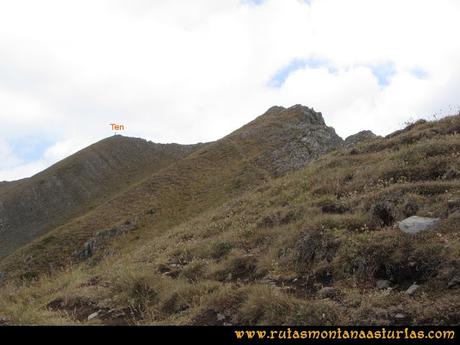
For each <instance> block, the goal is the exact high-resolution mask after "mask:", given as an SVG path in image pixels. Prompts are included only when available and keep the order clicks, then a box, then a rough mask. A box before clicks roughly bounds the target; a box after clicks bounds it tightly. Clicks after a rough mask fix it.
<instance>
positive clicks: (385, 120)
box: [0, 0, 460, 181]
mask: <svg viewBox="0 0 460 345" xmlns="http://www.w3.org/2000/svg"><path fill="white" fill-rule="evenodd" d="M459 18H460V1H458V0H450V1H449V0H432V1H424V0H413V1H412V0H382V1H379V0H347V1H345V0H312V1H304V0H265V1H264V0H257V1H255V0H253V1H241V0H218V1H216V0H126V1H124V0H105V1H102V0H101V1H99V0H87V1H86V0H74V1H70V0H56V1H50V0H40V1H36V0H29V1H23V0H0V158H1V159H0V181H2V180H13V179H19V178H22V177H27V176H30V175H32V174H34V173H36V172H38V171H40V170H42V169H44V168H46V167H47V166H49V165H50V164H52V163H54V162H56V161H57V160H59V159H62V158H64V157H66V156H68V155H69V154H71V153H74V152H75V151H77V150H79V149H81V148H83V147H85V146H87V145H89V144H91V143H93V142H95V141H97V140H100V139H102V138H104V137H107V136H109V135H112V134H113V133H112V131H111V128H110V126H109V124H110V123H121V124H124V125H125V127H126V130H125V131H124V133H123V134H124V135H128V136H135V137H143V138H146V139H149V140H152V141H155V142H161V143H167V142H178V143H194V142H199V141H201V142H203V141H209V140H215V139H218V138H220V137H222V136H224V135H226V134H228V133H229V132H231V131H232V130H234V129H237V128H238V127H240V126H242V125H244V124H245V123H247V122H249V121H251V120H252V119H254V118H255V117H256V116H258V115H260V114H262V113H263V112H265V110H267V109H268V108H269V107H271V106H273V105H282V106H291V105H293V104H297V103H301V104H304V105H307V106H310V107H313V108H314V109H315V110H317V111H321V112H322V113H323V116H324V118H325V120H326V122H327V124H328V125H331V126H333V127H334V128H335V129H336V131H337V133H338V134H339V135H341V136H342V137H346V136H348V135H350V134H353V133H355V132H358V131H359V130H363V129H371V130H372V131H374V132H375V133H377V134H388V133H389V132H391V131H394V130H396V129H398V128H400V127H402V126H403V123H404V122H405V121H407V120H409V119H416V118H419V117H425V118H426V117H430V116H432V115H434V114H437V115H438V116H439V115H446V114H448V113H454V112H457V111H458V109H459V106H460V97H459V96H460V63H459V61H460V39H459V37H458V36H459V28H458V22H459Z"/></svg>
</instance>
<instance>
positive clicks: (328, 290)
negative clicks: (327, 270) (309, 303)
mask: <svg viewBox="0 0 460 345" xmlns="http://www.w3.org/2000/svg"><path fill="white" fill-rule="evenodd" d="M318 296H319V297H320V298H334V297H336V296H337V289H336V288H334V287H332V286H325V287H323V288H322V289H320V290H319V291H318Z"/></svg>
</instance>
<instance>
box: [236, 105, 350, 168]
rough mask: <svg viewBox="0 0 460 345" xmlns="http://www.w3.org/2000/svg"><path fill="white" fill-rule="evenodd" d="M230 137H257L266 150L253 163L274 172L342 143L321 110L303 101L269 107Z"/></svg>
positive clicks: (306, 161)
mask: <svg viewBox="0 0 460 345" xmlns="http://www.w3.org/2000/svg"><path fill="white" fill-rule="evenodd" d="M229 137H231V138H234V139H235V140H236V141H238V142H244V141H245V140H249V139H252V140H253V139H254V138H256V139H257V141H258V145H264V146H265V145H266V146H267V150H264V152H263V154H261V155H259V156H257V157H255V159H254V163H255V164H256V165H258V166H260V167H261V168H264V169H266V170H268V171H270V172H271V173H272V174H273V175H274V176H279V175H282V174H284V173H286V172H288V171H292V170H297V169H300V168H302V167H304V166H305V165H306V164H307V163H308V162H310V161H311V160H313V159H315V158H317V157H318V156H319V155H321V154H323V153H326V152H328V151H331V150H333V149H336V148H338V147H340V146H341V145H342V143H343V140H342V138H340V137H339V136H338V135H337V134H336V133H335V130H334V129H333V128H332V127H328V126H326V124H325V122H324V119H323V116H322V114H321V113H320V112H316V111H314V110H313V109H312V108H308V107H305V106H302V105H299V104H298V105H294V106H292V107H290V108H287V109H286V108H283V107H272V108H270V109H269V110H268V111H267V112H266V113H265V114H263V115H261V116H259V117H258V118H257V119H255V120H254V121H252V122H250V123H249V124H248V125H246V126H244V127H242V128H241V129H240V130H238V131H236V132H234V133H232V134H231V135H230V136H229Z"/></svg>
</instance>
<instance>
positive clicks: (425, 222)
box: [398, 216, 439, 234]
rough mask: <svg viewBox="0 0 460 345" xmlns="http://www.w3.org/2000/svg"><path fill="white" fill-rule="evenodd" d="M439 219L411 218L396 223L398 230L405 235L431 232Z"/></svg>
mask: <svg viewBox="0 0 460 345" xmlns="http://www.w3.org/2000/svg"><path fill="white" fill-rule="evenodd" d="M438 222H439V218H427V217H418V216H412V217H409V218H406V219H404V220H403V221H401V222H399V223H398V226H399V229H400V230H401V231H403V232H405V233H407V234H418V233H419V232H423V231H427V230H433V229H435V228H436V227H437V225H438Z"/></svg>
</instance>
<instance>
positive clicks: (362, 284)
mask: <svg viewBox="0 0 460 345" xmlns="http://www.w3.org/2000/svg"><path fill="white" fill-rule="evenodd" d="M459 132H460V117H459V116H456V117H450V118H446V119H443V120H440V121H437V122H434V123H417V124H415V125H412V126H411V127H410V128H408V129H406V130H404V131H401V132H400V133H397V134H395V135H392V136H390V137H388V138H382V139H376V140H374V141H372V142H370V143H367V144H365V145H360V146H358V147H357V149H356V150H355V151H353V150H338V151H335V152H332V153H331V154H329V155H326V156H323V157H321V158H320V159H318V160H317V161H315V162H313V163H312V164H310V165H309V166H307V167H306V168H305V169H302V170H300V171H296V172H293V173H291V174H288V175H286V176H284V177H281V178H277V179H269V180H268V182H265V183H261V182H260V181H259V180H258V178H256V181H255V180H252V179H254V178H255V177H254V176H250V177H247V179H246V180H244V179H240V180H238V181H239V182H238V183H237V184H238V186H240V187H241V186H243V187H241V188H242V189H240V190H239V191H238V193H236V192H235V193H232V192H229V190H231V188H232V187H231V186H232V183H234V182H235V180H233V177H232V176H235V174H236V171H238V169H243V168H244V167H245V165H244V164H243V165H242V164H241V156H240V153H238V154H235V152H234V150H235V147H233V146H232V145H233V144H230V143H229V144H228V145H227V146H223V147H221V148H219V149H218V148H217V147H212V146H210V147H207V148H206V151H204V152H200V151H197V152H195V153H194V154H192V157H191V158H190V159H192V160H187V161H186V162H184V163H182V164H178V166H177V168H174V169H173V170H166V171H164V172H163V173H162V174H161V175H157V176H156V177H153V178H152V179H151V180H149V182H148V184H142V185H140V186H139V187H138V190H137V191H138V192H139V193H138V194H136V197H142V198H144V197H145V198H144V199H142V198H141V199H140V200H134V195H133V199H132V200H131V199H130V200H129V201H128V204H129V206H130V207H129V208H126V209H125V211H126V212H125V211H122V213H121V214H123V217H127V215H128V213H129V212H128V211H129V210H131V211H132V210H136V211H142V212H144V210H145V209H147V208H149V207H154V208H156V209H157V210H158V211H157V213H155V217H156V218H155V221H149V218H148V217H150V215H145V217H144V216H143V217H141V219H140V221H139V226H138V228H137V229H136V230H135V231H133V232H132V233H128V234H126V235H124V236H121V237H119V238H117V239H116V240H114V241H113V243H111V244H110V245H109V246H108V247H107V248H106V250H104V251H102V252H100V253H99V254H98V255H97V257H96V258H93V259H90V260H89V261H88V262H86V263H83V264H79V265H75V264H72V265H70V266H68V267H69V268H68V269H66V270H64V271H56V272H54V273H53V274H51V275H50V276H42V271H41V270H40V269H39V268H40V267H42V266H40V267H38V266H37V267H38V268H37V267H34V269H36V271H37V273H38V274H40V279H39V280H38V281H32V282H28V283H25V282H23V281H16V282H14V283H11V284H10V285H9V286H6V287H4V288H2V290H1V291H0V301H1V302H0V310H1V314H2V315H1V316H4V317H5V318H6V319H7V320H9V322H11V323H46V324H54V323H57V324H60V323H68V322H85V321H78V320H76V319H75V318H73V317H72V315H68V314H65V313H63V312H60V311H58V310H54V311H52V310H49V308H47V307H46V306H47V304H49V303H50V302H51V301H52V300H54V299H56V298H64V297H66V298H71V297H75V296H80V297H85V298H87V299H90V300H91V301H93V302H94V303H95V304H96V305H97V306H99V307H101V308H102V307H107V308H119V309H120V308H130V309H132V310H135V311H136V313H135V315H136V320H135V323H139V324H235V323H243V324H395V323H398V322H401V320H399V319H398V318H395V315H397V314H404V317H405V319H404V320H403V321H404V322H405V323H411V324H458V323H459V322H460V313H459V310H460V308H459V306H460V299H459V297H458V287H457V288H451V289H448V288H447V285H448V282H449V281H451V280H452V279H453V278H454V277H455V276H458V275H459V274H460V261H459V257H460V256H459V255H460V235H459V232H458V224H459V222H458V221H459V218H458V215H455V214H451V213H449V212H448V211H447V200H448V199H451V198H454V197H459V196H460V176H459V175H455V172H459V171H460V166H459V162H460V160H459V159H458V157H459V149H460V135H459V134H458V133H459ZM212 150H216V151H215V152H213V155H219V157H221V158H222V157H224V158H225V159H228V160H229V161H227V163H228V162H230V163H229V164H231V165H232V166H233V168H232V169H234V170H232V171H228V170H227V171H226V172H225V173H222V172H221V169H224V167H223V166H220V165H219V163H217V162H221V161H222V159H219V160H216V161H214V160H213V163H215V164H213V165H212V168H211V167H210V166H209V160H210V158H209V157H210V156H208V155H209V152H210V151H212ZM352 151H353V152H352ZM197 165H198V168H196V167H197ZM192 166H193V168H192ZM197 169H198V170H199V171H200V175H196V171H197ZM192 170H193V171H195V172H194V173H191V172H190V171H192ZM187 171H188V172H190V173H187ZM450 171H453V173H452V172H450ZM180 172H184V174H185V175H184V174H181V173H180ZM232 174H233V175H232ZM256 175H257V176H259V175H263V174H262V173H260V174H256ZM226 178H228V181H226ZM165 180H167V181H168V183H165V182H164V181H165ZM191 181H192V182H191ZM241 181H246V182H241ZM143 189H146V190H144V191H143ZM192 196H193V197H192ZM225 200H226V202H225ZM121 203H126V201H124V200H114V201H113V203H112V204H111V205H110V207H119V205H120V204H121ZM152 205H153V206H152ZM160 205H161V206H160ZM108 207H109V206H104V207H103V208H102V209H101V210H100V212H98V213H97V217H101V215H102V219H96V218H95V217H96V213H95V214H94V216H93V215H91V214H89V215H88V216H86V217H85V218H84V219H81V220H77V221H76V222H74V223H73V224H70V225H68V226H67V228H65V229H61V230H59V231H60V232H59V233H58V234H55V233H53V234H52V235H53V236H56V237H59V236H61V237H59V238H64V237H65V236H70V235H71V234H72V231H77V229H78V230H79V231H80V230H81V229H85V228H86V227H89V226H90V224H98V226H99V224H101V225H102V224H104V223H103V222H104V221H105V220H106V218H104V215H105V213H106V212H107V214H108V212H109V209H108ZM121 209H122V210H123V207H122V208H121ZM142 214H144V213H142ZM412 214H417V215H424V216H433V217H440V218H441V225H440V228H439V229H438V230H437V231H435V232H429V233H426V234H423V235H418V236H409V235H406V234H403V233H401V232H400V231H399V230H398V229H396V227H395V224H396V222H397V221H399V220H401V219H403V218H405V217H406V216H409V215H412ZM123 217H121V218H123ZM43 240H44V239H42V240H41V242H40V241H39V242H37V243H36V244H34V245H33V246H31V247H29V248H28V250H30V249H34V248H38V247H37V246H38V245H40V243H41V246H42V247H40V251H45V252H46V250H50V251H49V252H48V255H53V253H55V251H57V250H58V248H60V247H59V246H61V245H63V243H62V242H59V241H61V240H49V242H48V243H47V244H46V243H43ZM53 241H57V242H56V243H57V245H56V247H53V246H52V245H51V244H50V243H53ZM34 246H35V247H34ZM50 248H51V249H50ZM37 250H38V249H37ZM60 250H64V251H65V250H66V249H65V248H64V249H62V248H60ZM37 255H38V254H37ZM16 258H17V257H16ZM2 265H3V266H2V267H6V268H7V267H9V265H11V262H9V261H5V262H2ZM43 265H44V264H43ZM11 267H15V269H17V265H16V266H15V265H13V266H11ZM96 277H97V279H95V278H96ZM377 279H388V280H390V281H391V284H392V287H393V289H392V290H385V291H382V290H377V289H376V287H375V282H376V280H377ZM90 280H95V281H96V282H95V283H94V284H93V285H90V286H86V287H82V285H83V286H85V284H84V283H85V282H87V281H90ZM413 282H417V283H418V284H420V285H421V286H422V288H421V289H420V292H419V293H417V294H416V296H415V297H409V296H407V295H406V294H405V293H404V291H405V289H406V288H407V286H408V285H410V284H411V283H413ZM17 284H19V285H17ZM323 286H333V287H334V288H335V289H336V297H334V298H320V296H319V295H318V290H319V289H321V288H322V287H323ZM13 291H14V293H13ZM94 322H98V321H94ZM100 322H103V321H100Z"/></svg>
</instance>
